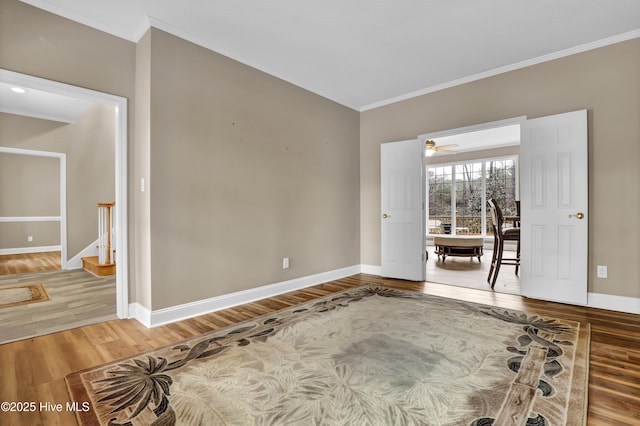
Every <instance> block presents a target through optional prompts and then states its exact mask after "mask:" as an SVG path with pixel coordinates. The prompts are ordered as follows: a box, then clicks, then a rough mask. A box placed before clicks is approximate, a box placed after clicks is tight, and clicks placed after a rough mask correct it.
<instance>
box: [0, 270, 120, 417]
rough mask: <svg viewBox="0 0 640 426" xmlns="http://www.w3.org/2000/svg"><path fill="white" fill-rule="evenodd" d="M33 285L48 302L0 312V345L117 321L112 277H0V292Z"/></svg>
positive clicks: (65, 273)
mask: <svg viewBox="0 0 640 426" xmlns="http://www.w3.org/2000/svg"><path fill="white" fill-rule="evenodd" d="M36 283H42V284H44V287H45V289H46V291H47V292H48V293H49V298H50V300H48V301H46V302H38V303H31V304H25V305H19V306H11V307H3V308H0V344H1V343H6V342H12V341H15V340H21V339H26V338H30V337H36V336H41V335H43V334H49V333H54V332H58V331H61V330H67V329H70V328H74V327H81V326H84V325H89V324H95V323H98V322H102V321H108V320H112V319H116V318H117V317H118V316H117V314H116V279H115V277H114V276H111V277H96V276H94V275H92V274H90V273H89V272H87V271H84V270H82V269H75V270H70V271H47V272H33V273H28V274H18V275H4V276H0V288H3V287H12V286H16V285H22V284H36ZM0 424H2V423H1V422H0Z"/></svg>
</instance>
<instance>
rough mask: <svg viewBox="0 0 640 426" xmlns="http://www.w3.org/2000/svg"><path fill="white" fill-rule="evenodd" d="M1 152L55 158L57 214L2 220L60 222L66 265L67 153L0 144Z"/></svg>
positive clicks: (62, 254)
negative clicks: (58, 180) (57, 185)
mask: <svg viewBox="0 0 640 426" xmlns="http://www.w3.org/2000/svg"><path fill="white" fill-rule="evenodd" d="M0 153H1V154H14V155H28V156H32V157H47V158H57V159H58V160H59V164H60V166H59V170H60V172H59V173H60V194H59V197H60V211H59V212H58V213H59V214H58V216H53V217H44V218H43V217H39V218H25V217H22V218H3V219H5V220H4V221H12V222H18V221H20V222H23V221H31V220H35V221H52V222H53V221H56V222H60V263H61V265H60V266H61V268H62V269H66V267H67V154H65V153H62V152H49V151H37V150H33V149H20V148H9V147H3V146H0Z"/></svg>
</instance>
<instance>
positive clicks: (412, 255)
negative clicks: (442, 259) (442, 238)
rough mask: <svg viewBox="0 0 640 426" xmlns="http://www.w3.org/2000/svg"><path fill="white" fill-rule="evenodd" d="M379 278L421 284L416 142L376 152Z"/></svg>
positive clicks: (421, 208) (421, 192)
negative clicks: (379, 189) (380, 261)
mask: <svg viewBox="0 0 640 426" xmlns="http://www.w3.org/2000/svg"><path fill="white" fill-rule="evenodd" d="M380 158H381V161H380V170H381V172H380V173H381V185H380V187H381V194H380V196H381V206H382V211H381V213H380V215H381V220H382V229H381V233H382V239H381V246H382V253H381V254H382V276H383V277H389V278H399V279H405V280H411V281H424V280H425V273H426V265H425V262H426V260H425V202H424V199H425V185H426V183H425V178H424V147H423V146H422V143H421V142H420V140H419V139H414V140H409V141H401V142H389V143H383V144H382V145H381V148H380Z"/></svg>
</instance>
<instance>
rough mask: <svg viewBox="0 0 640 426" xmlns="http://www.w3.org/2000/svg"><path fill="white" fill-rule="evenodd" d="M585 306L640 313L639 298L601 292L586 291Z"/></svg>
mask: <svg viewBox="0 0 640 426" xmlns="http://www.w3.org/2000/svg"><path fill="white" fill-rule="evenodd" d="M587 306H588V307H590V308H598V309H606V310H608V311H618V312H627V313H629V314H640V298H638V297H627V296H615V295H612V294H603V293H588V294H587Z"/></svg>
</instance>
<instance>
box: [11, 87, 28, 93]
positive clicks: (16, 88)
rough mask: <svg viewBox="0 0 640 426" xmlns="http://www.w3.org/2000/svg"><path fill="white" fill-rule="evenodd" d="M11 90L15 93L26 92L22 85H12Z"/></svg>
mask: <svg viewBox="0 0 640 426" xmlns="http://www.w3.org/2000/svg"><path fill="white" fill-rule="evenodd" d="M11 91H12V92H15V93H25V92H26V90H25V89H23V88H22V87H12V88H11Z"/></svg>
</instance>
